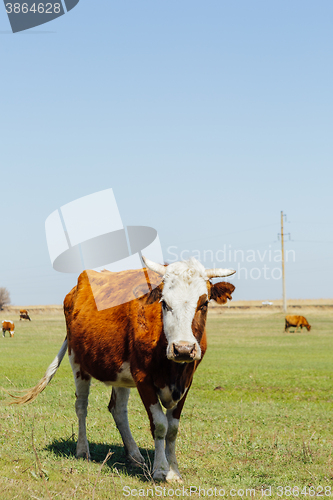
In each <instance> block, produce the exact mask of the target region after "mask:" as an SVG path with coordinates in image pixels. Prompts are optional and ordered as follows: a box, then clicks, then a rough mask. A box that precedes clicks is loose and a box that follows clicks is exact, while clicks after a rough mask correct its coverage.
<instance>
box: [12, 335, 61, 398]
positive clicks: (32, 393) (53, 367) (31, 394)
mask: <svg viewBox="0 0 333 500" xmlns="http://www.w3.org/2000/svg"><path fill="white" fill-rule="evenodd" d="M66 351H67V337H66V339H65V341H64V343H63V344H62V346H61V349H60V351H59V352H58V354H57V355H56V357H55V358H54V360H53V361H52V363H51V364H50V366H49V367H48V369H47V370H46V372H45V375H44V377H43V378H42V379H41V380H40V381H39V382H38V384H37V385H36V386H35V387H33V388H32V389H29V390H28V391H27V392H26V393H25V394H24V395H23V396H17V395H16V394H11V393H8V394H9V395H10V396H12V398H14V401H11V402H10V403H9V404H12V405H23V404H24V403H31V402H32V401H34V400H35V399H36V398H37V396H38V394H40V393H41V392H42V391H44V389H45V387H46V386H47V385H48V383H49V382H50V381H51V379H52V378H53V376H54V375H55V373H56V371H57V370H58V368H59V366H60V363H61V362H62V360H63V358H64V356H65V354H66ZM20 392H22V391H20Z"/></svg>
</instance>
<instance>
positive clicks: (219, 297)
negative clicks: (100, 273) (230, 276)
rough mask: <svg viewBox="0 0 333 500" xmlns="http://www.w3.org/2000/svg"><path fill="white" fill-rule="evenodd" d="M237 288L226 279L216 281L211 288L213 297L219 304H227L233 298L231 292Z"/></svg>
mask: <svg viewBox="0 0 333 500" xmlns="http://www.w3.org/2000/svg"><path fill="white" fill-rule="evenodd" d="M234 290H235V287H234V285H232V284H231V283H227V282H226V281H220V282H219V283H215V284H214V285H212V288H211V299H213V300H215V301H216V302H217V303H218V304H226V302H227V300H228V299H229V300H232V297H231V294H232V292H233V291H234Z"/></svg>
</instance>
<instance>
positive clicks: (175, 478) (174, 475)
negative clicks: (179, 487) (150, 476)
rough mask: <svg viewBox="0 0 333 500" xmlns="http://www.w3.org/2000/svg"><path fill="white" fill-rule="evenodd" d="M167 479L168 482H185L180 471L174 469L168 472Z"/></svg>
mask: <svg viewBox="0 0 333 500" xmlns="http://www.w3.org/2000/svg"><path fill="white" fill-rule="evenodd" d="M165 480H166V481H167V482H168V483H182V482H183V480H182V477H181V475H180V474H179V472H178V471H174V470H172V469H170V470H169V472H168V473H167V475H166V478H165Z"/></svg>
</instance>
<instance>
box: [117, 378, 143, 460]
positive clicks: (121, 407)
mask: <svg viewBox="0 0 333 500" xmlns="http://www.w3.org/2000/svg"><path fill="white" fill-rule="evenodd" d="M129 394H130V389H129V388H128V387H113V388H112V394H111V399H110V403H109V406H108V409H109V412H110V413H111V414H112V416H113V418H114V421H115V423H116V426H117V428H118V430H119V432H120V435H121V438H122V440H123V443H124V448H125V451H126V454H127V456H128V458H129V459H130V460H131V462H132V463H133V464H134V465H141V464H144V463H145V461H144V458H143V456H142V455H141V453H140V451H139V448H138V447H137V444H136V442H135V441H134V439H133V436H132V433H131V430H130V427H129V423H128V416H127V403H128V398H129Z"/></svg>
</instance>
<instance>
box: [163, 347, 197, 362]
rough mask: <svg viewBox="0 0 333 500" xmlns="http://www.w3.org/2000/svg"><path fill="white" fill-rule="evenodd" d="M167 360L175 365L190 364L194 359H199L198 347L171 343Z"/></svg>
mask: <svg viewBox="0 0 333 500" xmlns="http://www.w3.org/2000/svg"><path fill="white" fill-rule="evenodd" d="M168 358H169V359H171V360H172V361H176V362H177V363H192V361H194V360H195V359H200V354H199V353H198V346H197V344H195V343H194V344H189V343H188V342H178V343H177V344H176V343H173V344H172V345H171V349H170V351H169V356H168Z"/></svg>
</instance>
